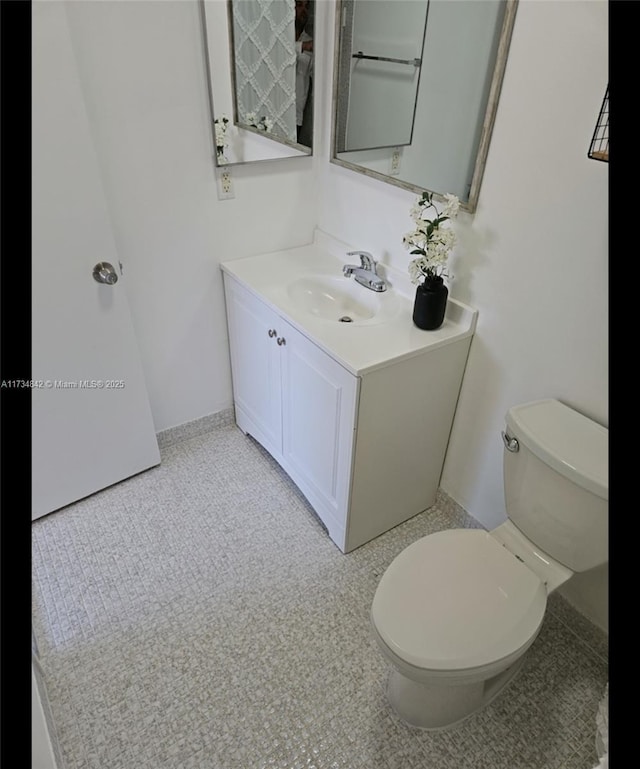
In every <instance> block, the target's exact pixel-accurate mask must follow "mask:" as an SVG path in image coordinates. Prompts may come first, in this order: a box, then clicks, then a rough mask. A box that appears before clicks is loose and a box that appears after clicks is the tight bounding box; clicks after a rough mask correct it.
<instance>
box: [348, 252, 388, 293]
mask: <svg viewBox="0 0 640 769" xmlns="http://www.w3.org/2000/svg"><path fill="white" fill-rule="evenodd" d="M347 256H359V257H360V266H358V265H357V264H345V265H344V267H343V268H342V272H343V274H344V275H345V276H346V277H347V278H348V277H349V276H350V275H353V277H354V280H355V281H356V282H357V283H360V284H361V285H363V286H365V288H370V289H371V290H372V291H386V290H387V284H386V283H385V281H384V280H383V279H382V278H381V277H380V276H379V275H378V273H377V272H376V261H375V259H374V258H373V256H371V254H370V253H369V252H368V251H348V252H347Z"/></svg>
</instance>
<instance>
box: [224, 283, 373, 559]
mask: <svg viewBox="0 0 640 769" xmlns="http://www.w3.org/2000/svg"><path fill="white" fill-rule="evenodd" d="M224 281H225V296H226V302H227V318H228V326H229V339H230V351H231V368H232V375H233V396H234V404H235V415H236V423H237V424H238V426H239V427H240V429H241V430H243V431H244V432H246V433H248V434H249V435H251V436H253V437H254V438H255V439H256V440H257V441H258V442H259V443H261V444H262V445H263V446H264V447H265V448H266V449H267V451H269V453H270V454H271V455H272V456H273V457H274V458H275V459H276V460H277V461H278V462H279V463H280V464H281V465H282V467H283V468H284V469H285V470H286V471H287V472H288V473H289V475H290V476H291V478H292V479H293V480H294V481H295V483H296V484H297V485H298V487H299V488H300V490H301V491H302V492H303V494H304V495H305V496H306V498H307V499H308V500H309V502H310V504H311V506H312V507H313V508H314V510H315V511H316V512H317V513H318V515H319V517H320V518H321V520H322V521H323V522H324V524H325V525H326V527H327V529H328V531H329V535H330V536H331V538H332V539H333V540H334V541H335V542H336V543H338V545H339V546H342V545H341V544H340V543H341V542H343V541H344V533H345V532H344V530H345V511H346V510H347V507H348V496H349V481H350V476H351V461H352V455H353V443H354V425H355V419H356V404H357V400H358V387H359V383H360V380H359V379H358V378H357V377H355V376H353V375H352V374H350V373H349V372H348V371H347V370H346V369H344V368H343V367H342V366H341V365H339V364H338V363H336V362H335V361H334V360H333V359H332V358H330V357H329V356H328V355H327V354H326V353H324V352H323V351H322V350H321V349H320V348H319V347H317V346H316V345H315V344H313V342H310V341H309V340H308V339H307V338H306V337H305V336H304V335H303V334H301V333H300V332H299V331H297V330H296V329H295V328H294V327H293V326H292V325H291V324H289V323H287V321H285V320H284V319H283V318H282V317H281V316H280V315H278V314H277V313H275V312H274V311H273V310H272V309H270V308H269V307H268V306H267V305H266V304H265V303H264V302H262V301H261V300H260V299H257V298H256V297H255V296H254V295H253V294H252V293H250V292H249V291H248V290H247V289H246V288H243V287H242V286H241V285H240V284H239V283H238V282H237V281H235V280H233V279H232V278H230V277H229V276H228V275H225V276H224Z"/></svg>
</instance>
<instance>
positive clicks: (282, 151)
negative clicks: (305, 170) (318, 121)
mask: <svg viewBox="0 0 640 769" xmlns="http://www.w3.org/2000/svg"><path fill="white" fill-rule="evenodd" d="M200 8H201V17H202V28H203V40H204V49H205V63H206V72H207V78H208V86H209V104H210V109H211V128H212V136H213V141H214V147H215V154H214V158H215V163H216V165H218V166H222V165H235V164H240V163H249V162H256V161H263V160H275V159H277V158H285V157H307V156H308V155H311V154H312V147H313V99H314V95H313V63H314V55H315V54H314V52H313V10H314V0H297V1H296V0H200Z"/></svg>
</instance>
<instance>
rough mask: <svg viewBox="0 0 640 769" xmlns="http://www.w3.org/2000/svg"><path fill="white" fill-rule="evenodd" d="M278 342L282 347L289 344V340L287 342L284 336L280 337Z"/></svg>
mask: <svg viewBox="0 0 640 769" xmlns="http://www.w3.org/2000/svg"><path fill="white" fill-rule="evenodd" d="M276 342H277V343H278V344H279V345H280V347H282V345H283V344H286V343H287V340H286V339H285V338H284V337H283V336H279V337H278V338H277V339H276Z"/></svg>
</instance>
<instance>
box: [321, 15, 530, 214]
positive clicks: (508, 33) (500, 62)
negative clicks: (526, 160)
mask: <svg viewBox="0 0 640 769" xmlns="http://www.w3.org/2000/svg"><path fill="white" fill-rule="evenodd" d="M518 2H519V0H505V3H506V6H505V11H504V18H503V21H502V29H501V30H500V37H499V40H498V48H497V53H496V62H495V65H494V68H493V75H492V78H491V87H490V89H489V96H488V99H487V108H486V110H485V114H484V119H483V122H482V131H481V133H480V141H479V142H478V151H477V153H476V161H475V164H474V169H473V176H472V178H471V188H470V191H469V200H467V201H466V202H465V201H462V200H461V201H460V209H461V210H463V211H468V212H469V213H474V212H475V210H476V208H477V205H478V198H479V196H480V186H481V184H482V177H483V175H484V169H485V166H486V162H487V155H488V153H489V144H490V142H491V134H492V132H493V125H494V123H495V119H496V113H497V110H498V100H499V97H500V91H501V89H502V81H503V80H504V73H505V69H506V66H507V56H508V53H509V45H510V43H511V37H512V35H513V27H514V24H515V18H516V11H517V8H518ZM343 7H344V0H336V15H335V31H334V55H333V87H332V104H331V152H330V158H329V162H330V163H333V164H334V165H337V166H341V167H342V168H347V169H349V170H350V171H355V172H356V173H359V174H363V175H364V176H369V177H370V178H372V179H378V180H379V181H382V182H386V183H387V184H392V185H394V186H395V187H401V188H402V189H405V190H409V191H410V192H415V193H417V194H418V195H420V194H421V193H422V192H424V191H428V192H431V193H433V195H434V196H435V198H436V200H440V201H444V200H445V198H444V195H445V194H446V190H444V191H440V190H432V189H430V188H429V187H427V186H424V187H420V186H418V185H416V184H413V183H411V182H405V181H403V180H402V179H398V178H397V177H396V176H390V175H388V174H383V173H380V172H379V171H374V170H373V169H369V168H366V167H365V166H361V165H358V164H357V163H351V162H349V161H348V160H343V159H341V158H339V157H338V156H337V155H338V153H337V152H336V138H337V127H338V88H339V82H338V80H339V78H338V72H339V66H340V48H341V46H340V34H341V28H342V12H343Z"/></svg>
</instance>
